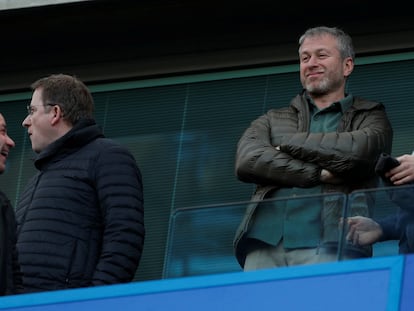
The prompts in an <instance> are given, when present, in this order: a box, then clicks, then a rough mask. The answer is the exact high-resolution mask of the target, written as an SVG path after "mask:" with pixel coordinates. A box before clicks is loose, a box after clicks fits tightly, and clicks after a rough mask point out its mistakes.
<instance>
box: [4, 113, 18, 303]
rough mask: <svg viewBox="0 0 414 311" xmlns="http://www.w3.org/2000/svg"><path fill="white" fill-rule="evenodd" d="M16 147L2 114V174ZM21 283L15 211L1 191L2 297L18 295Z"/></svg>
mask: <svg viewBox="0 0 414 311" xmlns="http://www.w3.org/2000/svg"><path fill="white" fill-rule="evenodd" d="M14 146H15V144H14V141H13V139H11V138H10V136H9V135H8V134H7V124H6V120H5V119H4V117H3V115H2V114H0V174H2V173H3V172H4V171H5V170H6V161H7V157H8V156H9V152H10V150H11V149H12V148H13V147H14ZM21 282H22V279H21V273H20V267H19V263H18V260H17V250H16V220H15V215H14V210H13V207H12V205H11V203H10V201H9V199H8V198H7V196H6V195H5V194H4V193H3V192H2V191H0V296H3V295H11V294H16V293H18V291H19V290H20V289H21V288H20V286H21Z"/></svg>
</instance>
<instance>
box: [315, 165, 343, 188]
mask: <svg viewBox="0 0 414 311" xmlns="http://www.w3.org/2000/svg"><path fill="white" fill-rule="evenodd" d="M320 179H321V182H323V183H324V184H334V185H337V184H341V183H343V180H342V179H341V178H339V177H337V176H335V175H334V174H332V173H331V172H330V171H328V170H326V169H324V168H323V169H322V170H321V177H320Z"/></svg>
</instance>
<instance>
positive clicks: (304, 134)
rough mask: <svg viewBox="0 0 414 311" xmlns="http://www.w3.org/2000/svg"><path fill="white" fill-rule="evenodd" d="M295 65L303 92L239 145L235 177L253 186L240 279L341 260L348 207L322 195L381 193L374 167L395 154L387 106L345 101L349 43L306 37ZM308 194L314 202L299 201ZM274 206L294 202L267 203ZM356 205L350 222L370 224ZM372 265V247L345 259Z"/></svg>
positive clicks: (313, 34) (240, 235)
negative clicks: (364, 259) (344, 210)
mask: <svg viewBox="0 0 414 311" xmlns="http://www.w3.org/2000/svg"><path fill="white" fill-rule="evenodd" d="M299 60H300V80H301V82H302V86H303V91H302V92H301V93H300V94H298V95H296V96H295V97H294V98H293V99H292V100H291V102H290V104H289V106H287V107H285V108H280V109H270V110H269V111H268V112H266V113H265V114H264V115H262V116H260V117H258V118H257V119H256V120H254V121H253V122H252V123H251V124H250V126H249V127H248V128H247V129H246V131H245V132H244V134H243V135H242V137H241V138H240V140H239V142H238V145H237V152H236V161H235V172H236V175H237V177H238V179H239V180H240V181H243V182H247V183H253V184H256V190H255V193H254V194H253V197H252V204H250V205H249V206H248V207H247V210H246V213H245V217H244V218H243V220H242V223H241V224H240V226H239V228H238V230H237V232H236V236H235V239H234V247H235V255H236V258H237V260H238V262H239V264H240V266H241V267H242V268H243V269H244V271H249V270H256V269H263V268H272V267H283V266H294V265H305V264H315V263H321V262H328V261H336V260H338V259H337V258H338V255H337V254H338V249H337V247H338V241H339V237H338V235H339V230H338V223H339V221H340V218H341V215H342V205H341V204H340V202H339V201H338V200H332V199H331V200H330V199H329V197H326V198H324V197H323V196H319V195H317V194H327V193H334V192H339V193H344V194H348V193H350V192H352V191H353V190H357V189H365V188H372V187H376V186H377V185H378V182H379V179H378V177H377V176H376V174H375V171H374V166H375V160H376V159H377V157H378V155H379V154H380V153H382V152H389V151H390V150H391V145H392V136H393V131H392V127H391V124H390V122H389V119H388V117H387V115H386V112H385V107H384V106H383V104H381V103H378V102H375V101H371V100H367V99H364V98H361V97H359V96H354V95H352V94H351V93H346V92H345V86H346V82H347V79H348V78H349V76H350V75H351V73H352V71H353V69H354V49H353V44H352V40H351V38H350V36H349V35H347V34H346V33H344V32H343V31H342V30H341V29H338V28H336V27H325V26H321V27H315V28H310V29H308V30H306V32H305V33H304V34H303V35H302V36H301V37H300V39H299ZM306 195H309V197H313V198H309V199H307V200H305V199H302V200H297V199H293V198H294V197H296V198H300V196H303V197H305V196H306ZM312 195H316V196H312ZM298 196H299V197H298ZM277 198H292V199H291V200H283V201H278V200H270V199H277ZM263 199H269V200H263ZM270 201H271V202H270ZM257 202H261V203H260V204H258V203H257ZM272 202H273V203H272ZM358 203H359V204H357V205H355V207H354V208H353V211H352V213H353V214H356V215H361V214H362V215H369V214H368V213H369V209H370V208H371V205H369V204H370V203H371V202H370V200H369V198H365V197H363V198H361V202H358ZM367 256H372V249H371V248H369V247H354V246H352V245H351V246H349V248H347V249H346V250H345V252H344V253H343V257H342V259H352V258H358V257H367Z"/></svg>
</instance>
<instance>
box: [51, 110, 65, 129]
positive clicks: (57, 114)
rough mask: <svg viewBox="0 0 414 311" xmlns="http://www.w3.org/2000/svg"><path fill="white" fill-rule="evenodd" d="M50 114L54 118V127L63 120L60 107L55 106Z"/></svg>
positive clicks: (52, 121) (52, 120)
mask: <svg viewBox="0 0 414 311" xmlns="http://www.w3.org/2000/svg"><path fill="white" fill-rule="evenodd" d="M50 114H51V116H52V119H51V123H52V125H55V124H57V123H58V122H59V121H60V120H61V119H62V118H63V112H62V109H61V108H60V106H59V105H54V106H53V107H52V109H51V111H50Z"/></svg>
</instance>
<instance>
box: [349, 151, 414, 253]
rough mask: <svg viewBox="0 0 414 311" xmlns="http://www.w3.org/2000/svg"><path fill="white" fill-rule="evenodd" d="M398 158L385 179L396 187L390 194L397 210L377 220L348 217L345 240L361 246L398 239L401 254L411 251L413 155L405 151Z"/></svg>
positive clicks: (413, 236) (413, 233)
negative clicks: (397, 163) (396, 163)
mask: <svg viewBox="0 0 414 311" xmlns="http://www.w3.org/2000/svg"><path fill="white" fill-rule="evenodd" d="M397 160H398V161H399V163H400V164H399V165H398V166H397V167H395V168H393V169H391V170H389V171H388V172H386V173H385V178H387V180H388V181H389V182H390V183H391V187H395V189H392V190H390V191H389V194H390V199H391V201H392V202H394V203H395V204H396V205H397V206H398V207H399V209H398V210H397V211H396V213H393V214H391V215H389V216H387V217H384V218H382V219H379V220H377V221H375V220H374V219H372V218H369V217H362V216H355V217H349V218H348V221H347V223H348V233H347V240H348V241H350V242H351V243H354V244H355V245H363V246H364V245H371V244H373V243H376V242H383V241H390V240H398V241H399V242H398V243H399V248H398V251H399V253H400V254H409V253H414V204H413V202H414V155H412V154H411V155H409V154H404V155H401V156H399V157H397ZM387 185H388V184H387ZM387 188H388V187H387Z"/></svg>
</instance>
